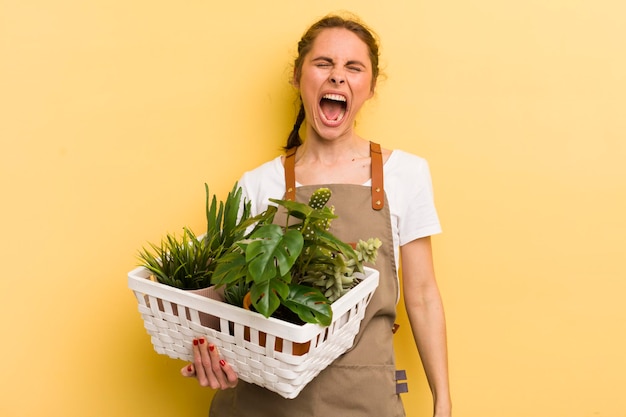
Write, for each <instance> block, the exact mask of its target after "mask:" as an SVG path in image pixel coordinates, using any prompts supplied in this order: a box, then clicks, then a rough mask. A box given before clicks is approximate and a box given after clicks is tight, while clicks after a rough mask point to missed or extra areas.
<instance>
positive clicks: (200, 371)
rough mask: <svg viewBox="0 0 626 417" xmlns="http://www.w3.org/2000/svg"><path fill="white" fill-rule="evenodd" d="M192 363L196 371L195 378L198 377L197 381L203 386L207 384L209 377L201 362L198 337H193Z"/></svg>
mask: <svg viewBox="0 0 626 417" xmlns="http://www.w3.org/2000/svg"><path fill="white" fill-rule="evenodd" d="M193 365H194V369H195V371H196V378H198V383H199V384H200V385H201V386H203V387H206V386H208V385H209V378H208V376H207V373H206V369H205V368H204V365H203V363H202V353H201V349H200V340H198V339H193Z"/></svg>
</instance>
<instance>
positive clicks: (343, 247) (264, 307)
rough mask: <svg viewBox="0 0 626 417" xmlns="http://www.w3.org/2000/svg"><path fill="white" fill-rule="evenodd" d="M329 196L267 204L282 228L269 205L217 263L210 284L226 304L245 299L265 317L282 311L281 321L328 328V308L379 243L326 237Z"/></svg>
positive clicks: (320, 193) (323, 191)
mask: <svg viewBox="0 0 626 417" xmlns="http://www.w3.org/2000/svg"><path fill="white" fill-rule="evenodd" d="M330 196H331V192H330V190H329V189H328V188H320V189H318V190H317V191H315V192H314V193H313V194H312V196H311V198H310V200H309V203H308V204H304V203H298V202H294V201H287V200H278V199H270V201H271V202H273V203H275V204H277V205H278V206H279V207H282V208H283V209H284V211H285V212H286V215H285V216H284V217H285V219H284V223H283V224H276V222H274V221H275V215H276V213H277V212H278V211H277V209H276V208H275V207H273V206H270V207H269V208H268V210H267V211H266V212H265V213H263V214H262V215H261V217H258V218H257V220H260V221H259V223H257V227H256V228H255V230H254V231H253V232H252V233H250V234H249V235H248V236H245V237H243V238H242V239H240V240H238V241H235V242H233V245H232V246H231V248H230V249H229V250H228V251H227V253H225V254H224V255H223V256H221V257H220V258H219V259H218V260H217V266H216V268H215V271H214V273H213V275H212V278H211V282H212V283H213V284H215V285H216V286H217V287H221V286H225V294H227V301H228V302H230V303H232V304H235V305H239V306H242V305H244V304H248V303H244V301H243V299H242V298H247V299H249V300H250V301H249V304H251V305H252V307H253V308H254V309H255V310H256V311H257V312H259V313H261V314H263V315H264V316H265V317H270V316H272V315H274V314H275V313H280V312H281V311H280V310H281V309H282V313H283V316H282V317H283V318H286V319H289V317H288V316H289V313H288V312H291V313H293V314H294V315H295V316H296V317H297V318H298V319H299V320H301V321H302V322H306V323H316V324H321V325H323V326H328V325H329V324H330V323H331V321H332V309H331V304H332V303H333V302H334V301H336V300H337V299H339V298H340V297H341V296H342V295H344V294H345V293H346V292H347V291H349V290H350V289H351V288H352V287H354V285H356V282H357V281H356V280H355V276H354V273H355V272H361V273H362V272H363V262H372V263H373V262H375V260H376V253H377V249H378V247H380V244H381V242H380V240H378V239H375V238H372V239H369V240H368V241H367V242H365V241H360V242H358V243H357V244H356V245H355V247H354V248H353V247H352V246H351V245H350V244H348V243H345V242H343V241H341V240H340V239H338V238H337V237H335V236H334V235H333V234H332V233H330V232H329V231H328V230H329V227H330V223H331V221H332V219H334V218H336V217H337V216H335V214H334V213H333V210H332V208H330V207H327V206H326V204H327V202H328V200H329V199H330ZM242 296H243V297H242ZM285 313H287V317H285Z"/></svg>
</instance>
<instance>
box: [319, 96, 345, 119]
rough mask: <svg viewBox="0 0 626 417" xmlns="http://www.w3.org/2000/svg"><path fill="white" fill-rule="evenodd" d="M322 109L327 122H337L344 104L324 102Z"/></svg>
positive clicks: (330, 101) (331, 101)
mask: <svg viewBox="0 0 626 417" xmlns="http://www.w3.org/2000/svg"><path fill="white" fill-rule="evenodd" d="M320 104H321V108H322V112H323V113H324V116H325V117H326V119H327V120H337V119H338V118H339V115H340V114H341V112H342V110H343V103H340V102H338V101H333V100H322V102H321V103H320Z"/></svg>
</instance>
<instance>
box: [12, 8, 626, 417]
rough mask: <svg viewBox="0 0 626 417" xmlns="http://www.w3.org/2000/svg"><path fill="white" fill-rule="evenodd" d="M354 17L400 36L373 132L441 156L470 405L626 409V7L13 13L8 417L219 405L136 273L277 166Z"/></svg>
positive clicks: (451, 286)
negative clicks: (312, 77) (340, 16)
mask: <svg viewBox="0 0 626 417" xmlns="http://www.w3.org/2000/svg"><path fill="white" fill-rule="evenodd" d="M338 8H342V9H349V10H352V11H354V12H356V13H357V14H359V15H360V16H361V17H362V18H363V19H364V20H365V21H366V22H368V23H369V24H371V25H372V26H373V27H374V28H375V29H376V30H377V32H378V33H379V35H380V37H381V39H382V45H383V48H382V54H383V55H382V63H383V70H384V73H385V75H386V79H384V80H381V82H380V84H379V88H378V92H377V95H376V97H375V98H374V99H373V100H372V101H371V103H370V104H369V105H368V106H367V107H366V108H365V109H364V111H363V115H362V117H361V120H360V122H359V129H360V132H361V133H362V134H363V135H364V136H365V137H367V138H369V139H374V140H377V141H380V142H382V143H383V144H384V145H385V146H386V147H389V148H402V149H405V150H408V151H411V152H413V153H417V154H419V155H422V156H424V157H426V158H427V159H428V160H429V161H430V164H431V170H432V174H433V181H434V186H435V190H436V202H437V205H438V209H439V212H440V216H441V220H442V223H443V226H444V234H442V235H440V236H438V237H436V238H434V246H435V254H436V268H437V271H438V278H439V281H440V283H441V290H442V293H443V297H444V300H445V303H446V308H447V318H448V327H449V344H450V366H451V372H450V373H451V378H452V390H453V398H454V407H455V415H456V416H459V417H460V416H464V417H485V416H494V417H500V416H506V417H522V416H523V417H530V416H532V417H544V416H545V417H600V416H601V417H623V416H626V397H624V395H623V394H624V387H626V365H625V363H626V360H625V359H624V357H623V356H624V352H626V335H625V332H624V327H625V324H626V308H625V307H624V306H625V303H624V300H623V299H624V296H625V294H626V280H625V278H626V268H625V267H624V260H625V259H626V238H625V236H626V220H624V219H625V213H626V168H625V166H626V122H625V120H626V118H625V117H624V116H625V113H626V111H625V110H626V101H625V98H624V97H626V80H625V74H626V53H625V51H626V25H624V18H625V17H626V3H625V2H624V1H622V0H598V1H584V0H551V1H546V0H529V1H518V2H511V1H501V0H475V1H465V0H442V1H387V2H382V3H381V2H380V1H363V0H354V1H343V2H339V3H338V2H337V1H326V0H320V1H316V2H304V1H294V0H290V1H284V0H281V1H272V2H257V1H251V0H247V1H230V2H217V1H208V0H202V1H201V0H188V1H161V0H159V1H146V0H135V1H121V0H106V1H104V0H94V1H82V0H57V1H43V0H19V1H18V0H15V1H10V0H0V140H1V143H0V144H1V148H0V190H1V196H2V197H1V202H2V204H1V207H2V208H1V210H2V211H1V216H0V226H1V228H0V231H1V233H2V238H1V243H0V254H1V255H0V256H1V265H2V271H1V274H2V276H1V278H0V294H1V295H0V297H1V302H0V318H1V320H2V332H3V333H2V343H1V345H0V346H1V347H0V358H1V361H2V364H1V372H0V385H1V386H0V396H1V399H0V415H2V416H5V417H17V416H19V417H21V416H40V415H50V414H54V415H63V416H68V417H70V416H77V417H78V416H81V417H82V416H144V415H146V416H147V415H150V416H204V415H206V410H207V408H208V405H209V403H210V397H211V394H210V392H209V391H207V390H205V389H201V388H199V387H198V386H197V385H196V384H195V383H194V381H192V380H186V379H183V378H181V377H179V376H178V370H179V368H180V367H181V366H182V362H179V361H175V360H171V359H169V358H167V357H164V356H160V355H157V354H156V353H154V352H153V351H152V348H151V345H150V341H149V338H148V336H147V334H146V332H145V330H144V329H143V324H142V322H141V319H140V317H139V314H138V312H137V310H136V303H135V300H134V298H133V296H132V294H131V292H130V291H129V290H128V289H127V286H126V273H127V271H129V270H130V269H132V268H133V267H134V265H135V263H136V259H135V255H136V253H137V250H138V249H139V248H140V247H141V246H143V245H144V244H146V242H148V241H158V240H159V239H160V238H161V236H163V235H164V234H165V233H166V232H174V231H175V232H177V231H179V230H180V229H181V228H182V227H183V226H186V225H188V226H191V227H192V228H193V229H194V230H196V231H201V230H202V227H203V224H204V218H203V210H204V189H203V183H204V182H208V183H209V185H210V186H211V191H212V192H216V193H218V194H219V195H220V196H223V195H224V194H225V192H226V191H227V190H228V189H230V187H231V186H232V184H233V182H234V181H235V180H236V179H237V178H238V177H239V175H240V174H241V173H242V172H243V171H244V170H246V169H250V168H252V167H254V166H256V165H258V164H260V163H261V162H263V161H265V160H268V159H270V158H272V157H274V156H276V155H277V154H278V152H279V148H280V146H281V145H282V144H283V140H284V138H285V136H286V134H287V133H288V131H289V129H290V126H291V124H292V123H293V116H294V110H295V104H294V103H295V96H294V92H293V90H292V88H291V87H290V86H289V84H288V79H289V74H290V62H291V61H292V59H293V58H294V48H295V45H296V42H297V40H298V39H299V37H300V35H301V33H302V31H303V30H304V29H305V28H306V27H307V26H308V25H309V24H310V23H312V22H313V21H314V20H315V19H317V18H318V17H320V16H322V15H324V14H326V13H327V12H329V11H333V10H336V9H338ZM407 329H408V326H407V325H406V323H405V325H404V326H403V327H402V329H401V334H400V335H399V336H398V339H397V347H398V355H399V362H400V364H401V366H403V367H405V368H407V369H408V374H409V377H410V378H411V381H410V393H409V394H408V395H405V396H404V399H405V402H406V406H407V411H408V415H409V416H411V417H418V416H428V415H429V410H430V408H431V403H430V397H429V394H428V389H427V386H426V384H425V381H424V377H423V374H422V371H421V369H420V365H419V360H418V359H417V358H416V354H415V349H414V347H412V345H411V342H410V337H409V335H408V333H407ZM402 330H404V332H402ZM373 383H374V382H373ZM344 389H345V390H346V395H358V393H354V392H351V391H350V389H349V386H348V387H346V388H344Z"/></svg>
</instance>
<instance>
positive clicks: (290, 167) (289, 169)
mask: <svg viewBox="0 0 626 417" xmlns="http://www.w3.org/2000/svg"><path fill="white" fill-rule="evenodd" d="M297 149H298V148H291V149H289V150H288V151H287V153H286V154H285V164H284V168H285V200H290V201H295V199H296V150H297ZM370 157H371V159H372V168H371V170H372V171H371V176H372V208H373V209H374V210H381V209H382V208H383V207H384V206H385V189H384V187H383V181H384V179H383V153H382V151H381V149H380V145H379V144H378V143H374V142H370Z"/></svg>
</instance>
